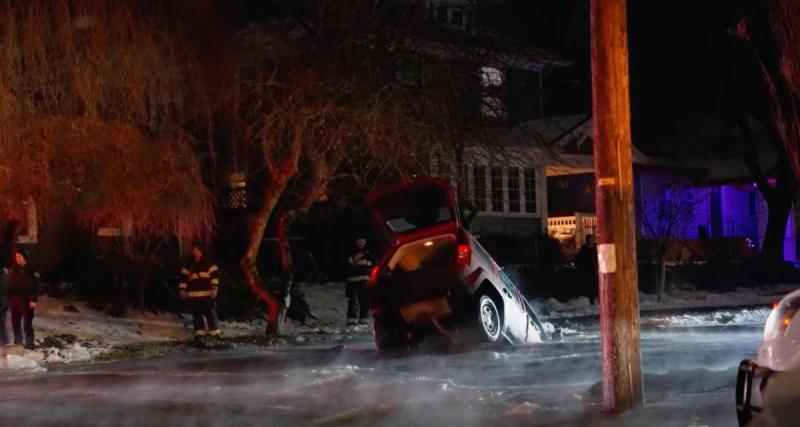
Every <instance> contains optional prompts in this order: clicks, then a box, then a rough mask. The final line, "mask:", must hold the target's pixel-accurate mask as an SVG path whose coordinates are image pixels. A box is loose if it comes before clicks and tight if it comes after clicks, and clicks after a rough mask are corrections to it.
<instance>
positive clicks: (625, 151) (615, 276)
mask: <svg viewBox="0 0 800 427" xmlns="http://www.w3.org/2000/svg"><path fill="white" fill-rule="evenodd" d="M591 21H592V109H593V111H594V114H593V116H594V118H593V126H594V129H593V133H594V170H595V179H596V187H597V191H596V201H595V203H596V209H597V258H598V264H599V270H600V272H599V275H600V278H599V279H600V280H599V283H600V331H601V339H602V351H603V406H604V408H605V410H606V411H608V412H624V411H627V410H629V409H631V408H634V407H636V406H640V405H642V404H643V401H644V400H643V392H642V369H641V366H642V363H641V353H640V352H639V292H638V288H637V279H636V238H635V218H634V213H633V203H634V200H633V165H632V163H631V126H630V117H631V114H630V100H629V98H628V40H627V37H628V33H627V20H626V12H625V0H591Z"/></svg>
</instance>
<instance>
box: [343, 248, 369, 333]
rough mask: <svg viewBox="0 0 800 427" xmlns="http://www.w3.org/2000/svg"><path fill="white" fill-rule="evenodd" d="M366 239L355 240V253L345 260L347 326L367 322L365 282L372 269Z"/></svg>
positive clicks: (367, 307)
mask: <svg viewBox="0 0 800 427" xmlns="http://www.w3.org/2000/svg"><path fill="white" fill-rule="evenodd" d="M366 246H367V239H365V238H364V237H359V238H358V239H356V251H355V253H354V254H353V255H351V256H350V257H348V258H347V263H348V267H349V274H348V275H347V283H346V284H345V295H347V325H348V326H352V325H355V324H357V323H361V324H366V323H368V322H369V304H368V303H367V281H369V273H370V269H371V268H372V262H373V260H372V256H371V255H370V253H369V251H368V250H367V249H366Z"/></svg>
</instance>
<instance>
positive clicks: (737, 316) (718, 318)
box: [642, 308, 770, 328]
mask: <svg viewBox="0 0 800 427" xmlns="http://www.w3.org/2000/svg"><path fill="white" fill-rule="evenodd" d="M769 312H770V309H768V308H758V309H743V310H735V311H729V310H725V311H715V312H712V313H701V314H698V313H694V314H681V315H675V316H653V317H648V318H647V319H642V324H643V325H650V324H652V325H655V326H657V327H662V328H675V327H679V328H681V327H685V328H696V327H707V326H736V325H740V326H746V325H763V324H764V323H765V322H766V321H767V317H768V316H769Z"/></svg>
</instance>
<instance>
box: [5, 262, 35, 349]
mask: <svg viewBox="0 0 800 427" xmlns="http://www.w3.org/2000/svg"><path fill="white" fill-rule="evenodd" d="M28 258H29V255H28V251H26V250H25V249H17V250H16V251H15V252H14V261H13V263H12V265H11V267H9V268H8V269H6V270H5V276H4V277H3V282H4V286H5V288H6V292H7V294H8V307H9V311H11V328H12V329H13V330H14V344H17V345H20V344H22V342H23V331H24V333H25V335H24V337H25V340H24V341H25V348H26V349H29V350H30V349H33V347H34V334H33V314H34V311H35V309H36V300H37V299H38V298H39V291H40V289H41V281H40V279H39V273H37V272H35V271H33V269H32V268H31V267H30V266H29V264H28Z"/></svg>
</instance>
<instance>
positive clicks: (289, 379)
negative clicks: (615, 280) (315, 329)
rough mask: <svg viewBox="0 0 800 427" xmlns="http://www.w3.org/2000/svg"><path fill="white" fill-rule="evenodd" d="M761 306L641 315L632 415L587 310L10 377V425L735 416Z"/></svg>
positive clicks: (704, 422) (545, 421) (5, 389)
mask: <svg viewBox="0 0 800 427" xmlns="http://www.w3.org/2000/svg"><path fill="white" fill-rule="evenodd" d="M762 311H763V313H762V312H758V311H753V312H745V311H744V310H742V311H734V312H730V311H727V312H725V313H723V312H718V313H717V312H711V313H709V312H704V313H695V314H693V313H683V314H678V315H674V316H663V315H662V316H655V315H654V316H646V315H645V316H643V317H642V324H643V325H644V327H645V328H646V329H645V330H644V331H643V332H642V354H643V361H644V362H643V363H644V371H645V391H646V398H647V402H648V403H647V406H646V408H644V409H642V410H639V411H636V412H635V413H633V414H629V415H626V416H624V417H608V416H605V415H602V414H601V413H600V411H599V400H600V395H599V384H598V382H599V380H600V344H599V334H598V331H597V329H598V328H597V323H596V320H594V319H582V320H578V321H574V320H573V321H563V322H561V323H560V324H559V323H558V322H556V326H557V327H559V328H562V329H563V330H564V331H565V337H564V339H563V341H561V342H558V343H548V344H542V345H539V346H535V347H528V348H517V349H513V348H507V349H500V350H498V349H490V348H479V349H476V350H474V351H470V352H463V353H457V354H412V355H408V356H405V357H395V358H384V357H380V356H379V355H378V354H377V352H376V351H375V349H374V346H373V344H372V343H371V341H370V340H369V337H367V336H364V338H363V340H360V341H356V342H350V343H348V344H346V345H335V344H333V345H327V346H306V347H292V348H287V349H280V350H263V349H258V350H253V349H250V350H228V351H209V352H198V353H197V354H191V355H188V356H187V355H181V356H170V357H161V358H153V359H147V360H136V361H125V362H114V363H106V364H96V365H90V366H83V367H66V368H61V369H57V370H53V371H50V372H48V373H45V374H32V375H21V376H13V377H6V378H3V379H2V380H0V390H2V392H1V393H2V399H0V426H7V425H13V426H15V427H19V426H50V425H52V426H144V425H152V426H251V425H252V426H256V425H263V426H307V425H357V426H409V425H425V426H451V425H452V426H458V427H468V426H483V425H491V426H503V425H535V426H551V425H552V426H556V425H558V426H565V425H566V426H590V425H592V426H596V425H600V426H605V425H608V426H617V425H620V426H623V425H625V426H627V425H630V426H638V425H647V426H683V427H685V426H733V425H736V424H735V423H736V421H735V412H734V405H733V388H734V383H735V377H736V367H737V365H738V363H739V361H740V360H741V359H742V358H745V357H750V356H753V355H754V353H755V350H756V348H757V346H758V343H759V341H760V338H761V328H762V326H761V325H762V324H763V319H766V313H767V311H766V310H762ZM762 317H763V319H761V318H762Z"/></svg>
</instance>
